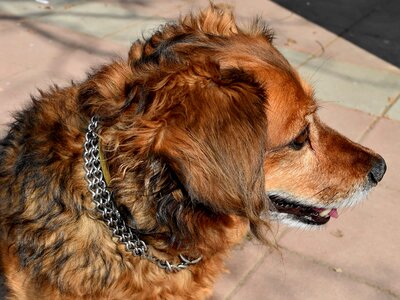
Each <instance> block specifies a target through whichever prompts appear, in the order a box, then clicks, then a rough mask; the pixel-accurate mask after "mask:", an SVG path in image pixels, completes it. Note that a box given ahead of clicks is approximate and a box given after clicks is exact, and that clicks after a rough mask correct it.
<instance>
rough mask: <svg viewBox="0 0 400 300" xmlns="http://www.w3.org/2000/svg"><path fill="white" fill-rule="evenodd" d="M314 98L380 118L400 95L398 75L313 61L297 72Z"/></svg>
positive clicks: (360, 67)
mask: <svg viewBox="0 0 400 300" xmlns="http://www.w3.org/2000/svg"><path fill="white" fill-rule="evenodd" d="M299 71H300V73H301V74H302V75H303V76H304V78H305V79H306V80H308V81H309V82H311V84H313V86H314V87H315V90H316V97H317V98H318V99H321V100H324V101H333V102H335V103H338V104H340V105H343V106H346V107H349V108H355V109H358V110H361V111H364V112H368V113H370V114H373V115H381V114H382V112H383V111H384V109H385V108H386V106H387V105H388V104H389V101H390V99H391V97H395V96H397V95H398V93H399V91H400V75H397V76H395V75H394V74H393V73H392V72H390V71H386V70H377V69H372V68H368V67H364V66H357V65H351V64H348V63H342V62H339V61H335V60H328V59H325V58H314V59H312V60H310V61H308V62H307V63H306V64H305V65H303V66H301V67H300V69H299Z"/></svg>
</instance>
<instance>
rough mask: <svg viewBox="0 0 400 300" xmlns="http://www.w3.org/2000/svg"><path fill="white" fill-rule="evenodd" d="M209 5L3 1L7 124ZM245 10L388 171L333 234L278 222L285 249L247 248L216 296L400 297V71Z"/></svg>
mask: <svg viewBox="0 0 400 300" xmlns="http://www.w3.org/2000/svg"><path fill="white" fill-rule="evenodd" d="M371 1H372V0H371ZM227 2H229V1H227ZM231 2H232V1H231ZM206 4H207V1H203V0H201V1H189V0H186V1H185V0H171V1H161V0H149V1H139V0H132V1H122V0H120V1H118V0H108V1H105V0H104V1H101V0H98V1H63V0H53V1H50V4H49V5H47V6H46V5H41V4H39V3H37V2H35V1H33V0H32V1H28V0H26V1H24V0H20V1H15V0H2V1H1V2H0V124H1V125H0V126H1V127H0V131H4V128H5V127H4V124H6V123H7V122H9V121H10V119H11V114H10V113H11V112H12V111H15V110H17V109H19V108H21V107H23V105H24V104H25V103H26V102H27V101H28V100H29V94H30V93H33V94H35V93H36V92H35V91H36V89H37V88H45V87H46V86H48V85H49V84H51V83H57V84H60V85H66V84H68V82H69V81H70V80H71V79H74V80H79V79H82V78H84V76H85V72H86V71H88V70H89V69H90V67H91V66H95V65H98V64H99V63H102V62H107V61H109V60H110V59H112V57H115V56H117V55H120V56H123V57H125V56H126V54H127V49H128V47H129V44H130V43H131V42H132V41H134V40H135V39H136V38H138V37H140V35H141V34H142V32H144V34H148V33H149V32H151V28H154V27H155V26H157V25H158V24H160V23H161V22H164V21H165V20H169V19H171V18H175V17H177V16H178V15H179V14H180V13H181V12H183V13H184V12H186V11H188V10H191V9H195V8H198V7H202V6H203V7H204V6H205V5H206ZM392 5H393V4H392ZM236 12H237V15H238V17H239V19H240V20H241V21H246V20H248V19H249V18H251V17H252V16H254V15H255V14H262V16H263V17H264V19H266V20H268V22H269V23H270V25H271V27H272V28H273V29H274V30H275V32H276V34H277V39H276V44H277V45H278V47H279V48H280V49H281V51H282V52H283V53H284V54H285V55H286V56H287V58H288V59H289V60H290V61H291V62H292V63H293V65H295V66H296V67H297V68H298V69H299V71H300V72H301V73H302V74H303V76H304V77H305V79H307V80H309V81H310V82H311V83H312V84H313V85H314V86H315V87H316V89H317V96H318V98H319V99H320V105H321V109H320V115H321V117H322V119H323V120H325V121H326V122H327V123H328V124H330V125H331V126H332V127H334V128H336V129H337V130H339V131H341V132H342V133H344V134H345V135H347V136H348V137H350V138H352V139H354V140H356V141H358V142H360V143H362V144H364V145H366V146H368V147H371V148H373V149H375V150H376V151H377V152H379V153H380V154H381V155H382V156H383V157H384V158H385V159H386V161H387V164H388V171H387V174H386V176H385V178H384V180H383V181H382V183H381V184H380V185H379V186H378V188H376V189H375V190H374V191H373V192H372V193H371V194H370V196H369V199H368V200H367V201H365V202H364V203H363V204H362V205H360V206H359V207H357V208H354V209H351V210H345V211H341V212H340V217H339V219H338V220H334V221H332V222H330V223H329V224H328V226H327V228H326V229H325V230H322V231H312V232H304V231H299V230H293V229H288V228H286V227H284V226H279V227H276V229H275V238H276V240H277V242H278V244H279V245H280V247H281V248H280V250H279V251H272V250H271V249H267V248H265V247H262V246H260V245H257V244H254V242H252V241H246V242H244V243H243V244H242V245H240V246H238V247H237V249H235V250H234V251H233V252H232V255H231V257H230V258H229V259H228V260H227V267H228V270H229V273H227V274H225V275H223V276H222V277H221V278H220V279H219V280H218V282H217V284H216V289H215V292H214V295H213V296H212V299H214V300H217V299H218V300H220V299H248V300H253V299H299V300H303V299H307V300H308V299H311V300H312V299H351V300H354V299H355V300H357V299H360V300H361V299H362V300H365V299H400V285H399V283H398V281H399V279H400V254H399V249H400V235H399V233H398V225H397V224H398V223H397V220H398V217H397V215H398V213H397V212H398V211H399V209H400V202H399V201H398V198H399V197H398V194H399V192H400V184H399V182H400V175H399V174H400V172H399V171H400V155H399V154H400V100H399V98H400V70H399V69H398V68H397V67H396V66H393V65H391V64H389V63H387V62H385V61H384V60H382V59H380V58H378V57H376V56H374V55H372V54H370V53H368V52H367V51H365V50H364V49H361V48H358V47H357V46H355V45H353V44H352V43H350V42H348V41H346V40H345V39H343V38H341V37H340V36H337V35H336V34H334V33H332V32H329V31H328V30H326V29H324V28H322V27H319V26H318V25H316V24H314V23H311V22H310V21H308V20H306V19H304V18H302V17H301V16H299V15H296V14H294V13H293V12H291V11H289V10H287V9H285V8H283V7H280V6H279V5H277V4H275V3H273V2H271V1H268V0H253V1H251V4H250V2H248V1H236ZM367 17H368V16H366V18H367ZM2 297H4V290H2V289H0V299H1V298H2Z"/></svg>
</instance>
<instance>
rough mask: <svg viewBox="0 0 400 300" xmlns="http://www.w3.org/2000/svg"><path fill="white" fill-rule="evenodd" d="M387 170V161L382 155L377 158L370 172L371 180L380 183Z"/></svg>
mask: <svg viewBox="0 0 400 300" xmlns="http://www.w3.org/2000/svg"><path fill="white" fill-rule="evenodd" d="M385 172H386V163H385V160H384V159H383V158H382V157H379V158H378V159H376V160H375V162H374V164H373V166H372V168H371V170H370V171H369V173H368V178H369V179H370V181H371V182H373V183H375V184H378V182H379V181H381V180H382V178H383V175H385Z"/></svg>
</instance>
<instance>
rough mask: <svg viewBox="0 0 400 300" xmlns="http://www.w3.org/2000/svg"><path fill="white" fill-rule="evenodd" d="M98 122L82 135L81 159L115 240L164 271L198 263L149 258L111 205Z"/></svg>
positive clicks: (97, 202)
mask: <svg viewBox="0 0 400 300" xmlns="http://www.w3.org/2000/svg"><path fill="white" fill-rule="evenodd" d="M98 122H99V121H98V119H97V118H96V117H93V118H92V119H91V121H90V123H89V125H88V130H87V133H86V136H85V144H84V149H85V151H84V160H85V171H86V180H87V181H88V189H89V191H90V192H91V193H92V196H93V201H94V203H95V205H96V207H97V209H98V211H99V212H100V213H101V214H102V216H103V219H104V221H105V222H106V223H107V225H108V227H109V228H110V230H111V232H112V233H113V235H114V237H116V238H118V240H119V242H121V243H123V244H125V248H126V250H127V251H128V252H131V253H132V254H133V255H134V256H139V257H142V258H144V259H147V260H149V261H150V262H152V263H154V264H156V265H157V266H159V267H160V268H162V269H164V270H166V271H167V272H179V271H181V270H183V269H186V268H187V267H189V266H190V265H193V264H196V263H198V262H199V261H200V260H201V259H202V257H201V256H199V257H198V258H196V259H188V258H186V257H185V256H183V255H182V254H180V255H179V259H180V262H179V263H172V262H169V261H167V260H163V259H160V258H158V257H156V256H154V255H152V254H151V253H150V252H149V248H148V246H147V245H146V243H145V242H144V241H143V240H141V239H140V238H139V237H138V236H137V235H136V234H135V231H134V230H133V229H132V228H131V227H129V226H128V225H127V224H126V222H125V221H124V219H123V218H122V216H121V213H120V212H119V210H118V208H117V206H116V205H115V203H114V200H113V196H112V193H111V192H110V191H109V190H108V188H107V181H108V183H109V182H110V175H109V171H108V168H107V166H106V163H105V160H104V157H103V155H102V152H101V147H100V143H99V137H98V135H97V132H96V131H97V126H98ZM105 170H106V171H105ZM105 174H107V175H105Z"/></svg>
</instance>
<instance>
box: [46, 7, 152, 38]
mask: <svg viewBox="0 0 400 300" xmlns="http://www.w3.org/2000/svg"><path fill="white" fill-rule="evenodd" d="M149 18H151V17H147V16H141V15H138V14H136V13H135V12H133V11H129V10H126V9H124V8H123V7H120V6H118V5H112V4H108V3H101V2H87V3H83V4H80V5H76V6H73V7H71V8H69V9H67V10H65V11H64V12H62V13H61V12H60V13H57V14H52V15H48V16H43V17H41V18H40V21H41V22H45V23H51V24H56V25H57V26H62V27H65V28H68V29H71V30H74V31H78V32H82V33H86V34H90V35H93V36H97V37H104V36H106V35H110V34H112V33H114V32H118V31H120V30H122V29H124V28H127V27H129V26H130V24H131V23H134V22H137V21H141V20H148V19H149Z"/></svg>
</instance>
